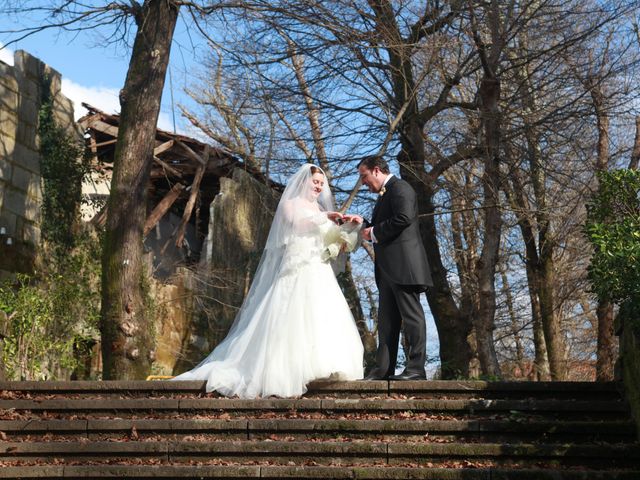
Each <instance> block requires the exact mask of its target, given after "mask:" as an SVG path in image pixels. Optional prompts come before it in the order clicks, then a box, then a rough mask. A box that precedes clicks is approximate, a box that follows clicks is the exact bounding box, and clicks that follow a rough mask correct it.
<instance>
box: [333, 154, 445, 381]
mask: <svg viewBox="0 0 640 480" xmlns="http://www.w3.org/2000/svg"><path fill="white" fill-rule="evenodd" d="M358 173H359V174H360V178H361V180H362V183H363V184H364V185H366V186H367V187H369V191H371V192H373V193H377V194H378V200H377V202H376V205H375V207H374V209H373V216H372V217H371V222H367V221H366V220H364V219H363V218H362V217H360V216H358V215H352V216H345V220H352V221H355V222H359V223H362V222H364V224H365V227H366V228H364V229H363V230H362V235H363V238H364V239H365V240H369V241H371V242H373V248H374V251H375V257H376V258H375V278H376V284H377V286H378V292H379V308H378V351H377V353H376V366H375V368H374V369H373V370H371V372H369V374H368V375H367V376H366V377H365V380H383V379H384V380H386V379H390V380H422V379H425V378H426V377H425V371H424V364H425V360H426V324H425V318H424V311H423V309H422V304H421V303H420V293H421V292H424V291H425V290H426V288H427V287H428V286H431V285H433V284H432V281H431V274H430V272H429V263H428V261H427V255H426V253H425V250H424V246H423V244H422V238H421V237H420V230H419V227H418V206H417V202H416V192H415V191H414V190H413V188H412V187H411V185H409V184H408V183H407V182H405V181H404V180H402V179H400V178H398V177H396V176H394V175H393V174H392V173H389V166H388V165H387V162H386V161H384V160H383V159H382V158H381V157H377V156H369V157H365V158H363V159H362V160H361V161H360V163H359V164H358ZM401 329H402V331H403V334H404V337H405V340H406V344H407V346H408V351H405V357H406V360H407V363H406V368H405V370H404V371H403V372H402V373H400V374H399V375H395V369H396V360H397V355H398V342H399V339H400V330H401Z"/></svg>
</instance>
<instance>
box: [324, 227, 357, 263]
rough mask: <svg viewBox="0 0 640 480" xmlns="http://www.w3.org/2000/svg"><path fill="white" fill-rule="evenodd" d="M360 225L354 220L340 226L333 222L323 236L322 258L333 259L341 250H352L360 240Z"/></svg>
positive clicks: (325, 259)
mask: <svg viewBox="0 0 640 480" xmlns="http://www.w3.org/2000/svg"><path fill="white" fill-rule="evenodd" d="M360 227H362V225H360V224H358V223H355V222H346V223H343V224H342V225H340V226H337V225H335V224H333V226H332V228H330V229H329V230H328V231H327V232H326V234H325V236H324V250H323V251H322V260H323V261H324V262H328V261H330V260H334V259H336V258H337V257H338V255H340V253H341V252H353V251H354V250H355V249H356V247H357V246H358V244H359V241H360Z"/></svg>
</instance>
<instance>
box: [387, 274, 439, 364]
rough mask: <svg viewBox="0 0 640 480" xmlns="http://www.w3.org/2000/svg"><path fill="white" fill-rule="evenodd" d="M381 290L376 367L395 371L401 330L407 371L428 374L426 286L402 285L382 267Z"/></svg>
mask: <svg viewBox="0 0 640 480" xmlns="http://www.w3.org/2000/svg"><path fill="white" fill-rule="evenodd" d="M376 277H377V280H378V293H379V295H380V300H379V305H380V309H379V311H378V350H377V353H376V370H377V373H378V374H379V375H380V376H390V375H394V374H395V369H396V362H397V356H398V343H399V340H400V331H401V330H402V333H403V335H404V337H405V344H406V345H407V346H408V350H409V351H406V352H405V358H406V361H407V363H406V368H405V371H406V372H411V373H420V374H421V375H424V364H425V361H426V342H427V326H426V323H425V318H424V310H423V308H422V304H421V303H420V293H421V291H423V290H424V288H422V287H420V286H414V285H398V284H396V283H394V282H393V281H392V280H391V279H390V278H389V277H388V276H387V275H385V274H384V273H383V272H382V271H381V270H380V269H378V271H377V276H376Z"/></svg>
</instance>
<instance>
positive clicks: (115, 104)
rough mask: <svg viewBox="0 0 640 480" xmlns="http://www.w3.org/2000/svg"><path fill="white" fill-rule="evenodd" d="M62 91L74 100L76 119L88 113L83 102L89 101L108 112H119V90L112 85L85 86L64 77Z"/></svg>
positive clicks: (90, 103) (93, 105)
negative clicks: (111, 86)
mask: <svg viewBox="0 0 640 480" xmlns="http://www.w3.org/2000/svg"><path fill="white" fill-rule="evenodd" d="M62 93H63V94H64V95H65V96H66V97H68V98H69V99H70V100H71V101H72V102H73V110H74V113H75V117H76V120H77V119H78V118H80V117H82V116H83V115H85V114H86V113H87V111H86V110H85V108H84V107H83V106H82V102H85V103H88V104H89V105H91V106H92V107H96V108H98V109H100V110H102V111H103V112H106V113H118V112H119V111H120V101H119V100H118V93H119V90H118V89H117V88H110V87H85V86H83V85H79V84H77V83H75V82H74V81H72V80H69V79H68V78H65V77H62Z"/></svg>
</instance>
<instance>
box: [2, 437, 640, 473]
mask: <svg viewBox="0 0 640 480" xmlns="http://www.w3.org/2000/svg"><path fill="white" fill-rule="evenodd" d="M638 458H640V445H638V444H633V445H582V446H575V445H565V444H521V445H509V444H495V443H494V444H486V443H478V444H467V443H407V442H328V441H327V442H309V441H307V442H298V441H214V442H206V441H202V442H193V441H191V442H186V441H180V442H177V441H169V442H166V441H162V442H160V441H147V442H140V441H131V442H0V461H2V462H16V461H25V460H27V461H28V460H36V461H39V463H43V464H46V463H60V462H62V461H65V462H70V461H76V462H86V461H100V460H109V461H110V462H112V463H114V462H116V461H117V462H119V463H123V462H126V461H127V460H131V459H133V460H138V459H156V460H159V461H163V462H168V463H171V464H174V463H181V462H190V461H200V462H206V463H216V462H218V461H231V462H236V463H243V464H251V463H253V462H270V463H271V464H283V465H287V464H290V463H295V464H298V465H305V464H310V463H312V464H313V463H316V464H333V465H336V464H348V465H356V464H365V465H367V464H372V463H384V464H391V465H393V464H395V465H398V464H400V465H402V464H407V463H416V464H418V465H429V466H442V465H443V464H446V463H448V462H449V463H450V462H467V463H468V464H473V463H475V462H480V465H482V464H483V462H485V463H489V464H490V465H503V466H508V465H517V466H519V467H524V466H527V465H529V466H535V465H537V464H539V463H544V464H547V465H554V466H582V467H586V466H589V467H591V468H607V469H609V468H612V467H617V468H623V467H630V466H634V465H635V466H637V459H638Z"/></svg>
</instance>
